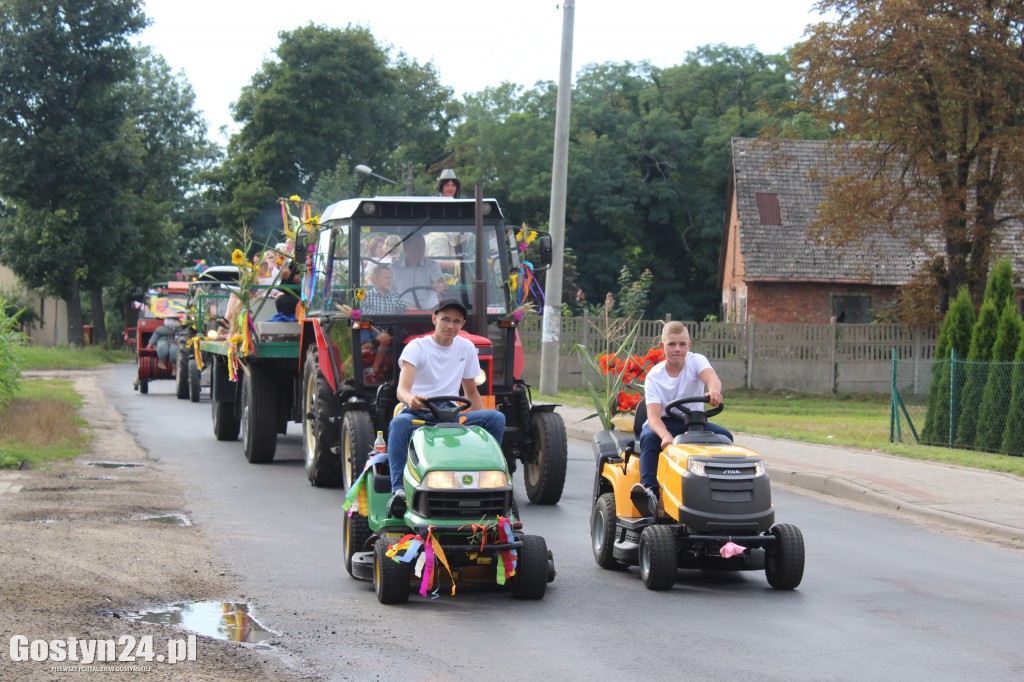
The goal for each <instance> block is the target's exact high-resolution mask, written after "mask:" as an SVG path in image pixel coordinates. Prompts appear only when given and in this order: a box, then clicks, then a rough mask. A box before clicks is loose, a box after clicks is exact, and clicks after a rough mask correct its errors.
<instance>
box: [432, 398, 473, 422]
mask: <svg viewBox="0 0 1024 682" xmlns="http://www.w3.org/2000/svg"><path fill="white" fill-rule="evenodd" d="M448 403H456V404H455V406H454V407H446V405H447V404H448ZM424 405H426V407H427V409H428V410H430V414H432V415H434V419H436V420H437V421H439V422H458V421H459V413H460V412H465V411H466V410H468V409H469V408H470V407H472V406H473V403H472V402H470V400H469V398H464V397H463V396H461V395H438V396H434V397H433V398H427V400H426V401H425V402H424Z"/></svg>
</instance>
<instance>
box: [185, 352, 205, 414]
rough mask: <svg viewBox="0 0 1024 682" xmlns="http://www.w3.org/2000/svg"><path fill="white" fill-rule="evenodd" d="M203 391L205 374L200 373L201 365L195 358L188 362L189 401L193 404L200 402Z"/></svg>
mask: <svg viewBox="0 0 1024 682" xmlns="http://www.w3.org/2000/svg"><path fill="white" fill-rule="evenodd" d="M202 390H203V373H202V372H200V371H199V364H198V363H197V362H196V359H195V358H192V359H191V360H189V361H188V399H189V400H190V401H191V402H193V403H198V402H199V394H200V392H201V391H202Z"/></svg>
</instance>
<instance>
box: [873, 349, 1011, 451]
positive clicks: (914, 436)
mask: <svg viewBox="0 0 1024 682" xmlns="http://www.w3.org/2000/svg"><path fill="white" fill-rule="evenodd" d="M919 370H920V368H919V367H915V366H914V365H913V363H911V362H909V361H905V360H900V359H899V357H898V356H897V355H896V354H895V353H894V356H893V360H892V391H891V394H892V401H891V409H890V432H889V437H890V438H889V439H890V441H892V442H919V443H922V444H925V445H938V446H942V447H951V448H954V447H955V448H962V449H968V450H979V451H982V452H998V453H1002V454H1007V455H1016V456H1021V455H1024V362H995V361H993V362H980V361H974V360H958V359H957V358H956V355H955V354H952V355H951V357H950V358H949V359H948V360H936V361H933V362H932V363H931V367H930V370H929V372H928V378H927V381H923V380H922V378H921V377H920V371H919Z"/></svg>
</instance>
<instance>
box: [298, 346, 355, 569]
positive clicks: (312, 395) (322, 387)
mask: <svg viewBox="0 0 1024 682" xmlns="http://www.w3.org/2000/svg"><path fill="white" fill-rule="evenodd" d="M302 396H303V398H302V454H303V455H304V457H305V460H306V478H308V479H309V483H310V485H313V486H315V487H317V488H333V487H335V486H339V485H341V484H342V483H343V479H342V469H341V462H340V461H339V459H338V455H337V454H336V453H335V452H334V448H335V447H336V446H337V445H338V425H337V424H336V423H334V422H332V421H331V417H333V416H334V415H336V414H337V413H338V400H337V398H335V397H334V392H333V391H332V390H331V385H330V384H328V383H327V377H325V376H324V375H323V374H322V373H321V372H320V365H319V362H318V359H317V352H316V348H315V347H311V348H310V349H309V352H308V353H307V354H306V365H305V369H304V370H303V373H302ZM350 572H351V571H350Z"/></svg>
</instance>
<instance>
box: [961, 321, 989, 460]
mask: <svg viewBox="0 0 1024 682" xmlns="http://www.w3.org/2000/svg"><path fill="white" fill-rule="evenodd" d="M998 331H999V311H998V308H996V304H995V301H985V304H984V305H982V306H981V311H980V312H979V313H978V320H977V321H976V322H975V323H974V331H972V332H971V348H970V350H969V351H968V353H967V363H966V365H965V366H964V377H965V380H964V390H963V391H962V392H961V394H960V399H959V401H958V402H959V404H960V410H959V415H960V416H959V417H958V418H957V420H956V441H955V445H956V446H957V447H962V448H970V447H973V446H974V437H975V434H976V429H975V427H976V426H977V420H978V412H979V409H980V407H981V397H982V393H983V392H984V390H985V384H986V382H987V381H988V370H989V360H991V359H992V347H993V346H994V345H995V344H996V335H997V334H998Z"/></svg>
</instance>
